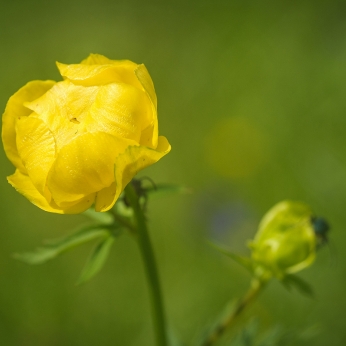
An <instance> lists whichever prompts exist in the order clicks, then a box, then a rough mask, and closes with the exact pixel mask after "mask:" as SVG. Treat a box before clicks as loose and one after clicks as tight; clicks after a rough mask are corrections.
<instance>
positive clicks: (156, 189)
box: [145, 184, 192, 197]
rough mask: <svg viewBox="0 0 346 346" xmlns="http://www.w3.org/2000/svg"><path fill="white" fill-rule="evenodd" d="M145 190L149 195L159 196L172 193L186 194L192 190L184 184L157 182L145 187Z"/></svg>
mask: <svg viewBox="0 0 346 346" xmlns="http://www.w3.org/2000/svg"><path fill="white" fill-rule="evenodd" d="M145 191H146V192H147V194H148V196H150V197H161V196H166V195H169V194H173V193H176V194H187V193H191V192H192V191H191V189H189V188H187V187H185V186H181V185H174V184H157V185H155V186H151V187H147V188H145Z"/></svg>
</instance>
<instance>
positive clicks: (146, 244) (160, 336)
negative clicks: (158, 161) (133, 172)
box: [125, 183, 168, 346]
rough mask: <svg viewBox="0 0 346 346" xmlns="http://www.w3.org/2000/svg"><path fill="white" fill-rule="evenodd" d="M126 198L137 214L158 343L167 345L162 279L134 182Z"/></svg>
mask: <svg viewBox="0 0 346 346" xmlns="http://www.w3.org/2000/svg"><path fill="white" fill-rule="evenodd" d="M125 194H126V198H127V199H128V201H129V203H130V205H131V207H132V209H133V212H134V216H135V221H136V228H137V232H136V234H137V238H138V245H139V248H140V252H141V255H142V259H143V262H144V266H145V271H146V275H147V280H148V284H149V290H150V295H151V303H152V311H153V322H154V328H155V332H156V345H157V346H167V345H168V343H167V336H166V322H165V314H164V305H163V299H162V294H161V288H160V281H159V276H158V271H157V266H156V261H155V255H154V251H153V248H152V245H151V242H150V238H149V233H148V229H147V224H146V220H145V217H144V214H143V211H142V209H141V207H140V204H139V199H138V196H137V194H136V191H135V189H134V188H133V186H132V184H131V183H130V184H128V185H127V187H126V188H125Z"/></svg>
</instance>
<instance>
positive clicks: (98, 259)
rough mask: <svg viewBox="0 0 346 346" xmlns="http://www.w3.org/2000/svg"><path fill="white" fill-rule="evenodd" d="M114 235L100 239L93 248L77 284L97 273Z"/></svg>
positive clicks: (107, 253)
mask: <svg viewBox="0 0 346 346" xmlns="http://www.w3.org/2000/svg"><path fill="white" fill-rule="evenodd" d="M113 242H114V237H112V236H109V237H107V238H106V239H104V240H102V241H101V242H100V243H99V244H97V246H96V247H95V249H94V250H93V252H92V254H91V256H90V258H89V260H88V261H87V263H86V264H85V267H84V269H83V271H82V274H81V276H80V278H79V280H78V283H77V284H82V283H85V282H87V281H89V280H90V279H91V278H92V277H93V276H94V275H95V274H97V273H98V272H99V271H100V270H101V268H102V267H103V265H104V264H105V262H106V259H107V258H108V255H109V251H110V249H111V247H112V245H113Z"/></svg>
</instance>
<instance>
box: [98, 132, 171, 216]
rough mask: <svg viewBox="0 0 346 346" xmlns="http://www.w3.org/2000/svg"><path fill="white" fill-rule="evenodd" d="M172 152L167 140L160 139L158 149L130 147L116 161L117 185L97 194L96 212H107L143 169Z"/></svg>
mask: <svg viewBox="0 0 346 346" xmlns="http://www.w3.org/2000/svg"><path fill="white" fill-rule="evenodd" d="M170 150H171V146H170V144H169V143H168V141H167V139H166V138H165V137H163V136H160V137H159V140H158V146H157V148H156V149H151V148H147V147H143V146H129V147H128V148H127V149H126V150H125V151H124V152H123V153H122V154H120V155H119V156H118V157H117V158H116V160H115V184H114V185H112V186H110V188H109V189H106V190H104V191H101V193H100V194H97V196H96V200H95V210H96V211H107V210H109V209H110V208H112V206H113V205H114V203H115V202H116V200H117V199H118V198H119V196H120V194H121V192H122V191H123V190H124V188H125V187H126V185H127V184H128V183H129V182H130V181H131V179H132V178H133V177H134V176H135V175H136V174H137V173H138V172H139V171H140V170H142V169H143V168H145V167H148V166H150V165H152V164H153V163H155V162H157V161H158V160H160V159H161V158H162V157H163V156H165V155H166V154H167V153H169V151H170Z"/></svg>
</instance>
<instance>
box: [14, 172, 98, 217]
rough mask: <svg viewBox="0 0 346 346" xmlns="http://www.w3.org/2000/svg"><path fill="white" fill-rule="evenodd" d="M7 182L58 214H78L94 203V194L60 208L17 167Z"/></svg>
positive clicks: (41, 205) (31, 199)
mask: <svg viewBox="0 0 346 346" xmlns="http://www.w3.org/2000/svg"><path fill="white" fill-rule="evenodd" d="M7 180H8V182H9V183H10V184H11V185H12V186H13V187H14V188H15V189H16V190H17V191H18V192H19V193H21V194H22V195H23V196H24V197H26V198H27V199H28V200H29V201H30V202H31V203H33V204H34V205H36V206H37V207H39V208H41V209H43V210H45V211H48V212H51V213H58V214H78V213H82V212H83V211H85V210H87V209H88V208H90V206H91V205H92V204H93V203H94V200H95V194H91V195H89V196H86V197H84V198H83V199H81V200H79V201H78V202H77V203H75V204H74V205H72V206H69V207H66V208H61V207H58V206H57V205H56V204H55V203H54V202H51V203H48V201H47V200H46V199H45V198H44V197H43V196H42V195H41V194H40V193H39V192H38V190H37V189H36V187H35V186H34V184H33V183H32V181H31V180H30V178H29V176H27V175H25V174H23V173H22V172H20V171H19V170H18V169H17V170H16V172H15V173H14V174H13V175H11V176H9V177H7Z"/></svg>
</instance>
